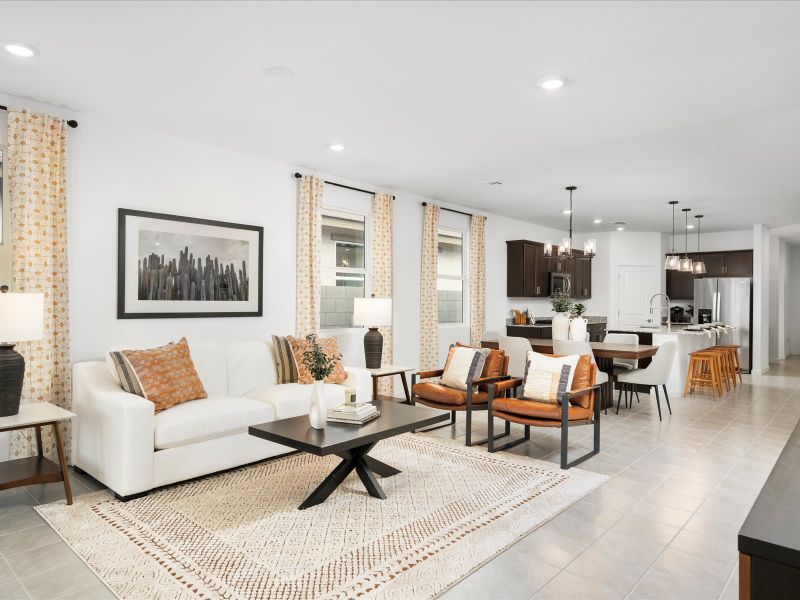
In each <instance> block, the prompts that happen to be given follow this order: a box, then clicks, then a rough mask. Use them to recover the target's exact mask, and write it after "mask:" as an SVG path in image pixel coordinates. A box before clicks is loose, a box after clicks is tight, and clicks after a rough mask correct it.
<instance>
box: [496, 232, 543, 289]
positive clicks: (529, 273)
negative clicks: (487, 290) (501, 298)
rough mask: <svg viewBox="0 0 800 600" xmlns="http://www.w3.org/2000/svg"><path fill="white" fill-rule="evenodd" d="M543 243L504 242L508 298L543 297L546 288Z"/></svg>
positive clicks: (524, 241)
mask: <svg viewBox="0 0 800 600" xmlns="http://www.w3.org/2000/svg"><path fill="white" fill-rule="evenodd" d="M547 286H548V269H547V259H546V258H545V256H544V244H540V243H538V242H529V241H527V240H509V241H507V242H506V295H507V296H508V297H509V298H544V297H546V296H547V293H548V290H547Z"/></svg>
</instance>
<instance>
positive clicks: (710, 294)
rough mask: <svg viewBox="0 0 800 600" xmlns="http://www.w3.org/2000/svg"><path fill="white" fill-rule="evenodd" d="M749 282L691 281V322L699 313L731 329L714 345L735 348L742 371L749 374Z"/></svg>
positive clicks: (727, 279)
mask: <svg viewBox="0 0 800 600" xmlns="http://www.w3.org/2000/svg"><path fill="white" fill-rule="evenodd" d="M752 303H753V280H752V279H750V278H749V277H704V278H702V279H695V280H694V322H695V323H699V322H700V320H699V319H700V313H701V310H702V311H704V312H705V311H709V310H710V311H711V320H712V321H714V322H721V323H724V324H725V325H729V326H731V327H734V328H735V329H734V330H733V331H732V332H730V333H726V334H722V335H720V336H719V339H718V341H717V343H718V344H739V345H740V346H741V347H742V350H741V363H742V370H743V371H746V372H748V373H749V372H750V348H751V347H752V339H751V338H752V332H753V310H752Z"/></svg>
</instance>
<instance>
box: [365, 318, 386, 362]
mask: <svg viewBox="0 0 800 600" xmlns="http://www.w3.org/2000/svg"><path fill="white" fill-rule="evenodd" d="M381 354H383V336H382V335H381V333H380V332H379V331H378V328H377V327H370V328H369V331H368V332H367V333H365V334H364V360H365V362H366V365H367V368H368V369H380V367H381Z"/></svg>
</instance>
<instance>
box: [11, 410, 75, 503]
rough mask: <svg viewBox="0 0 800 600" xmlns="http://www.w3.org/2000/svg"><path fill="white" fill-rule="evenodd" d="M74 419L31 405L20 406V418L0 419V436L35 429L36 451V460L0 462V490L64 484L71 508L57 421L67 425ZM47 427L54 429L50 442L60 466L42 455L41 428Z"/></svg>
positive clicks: (25, 459) (65, 413)
mask: <svg viewBox="0 0 800 600" xmlns="http://www.w3.org/2000/svg"><path fill="white" fill-rule="evenodd" d="M74 416H75V414H74V413H71V412H69V411H68V410H64V409H63V408H61V407H59V406H56V405H55V404H50V403H49V402H34V403H31V404H23V405H21V406H20V407H19V414H16V415H12V416H10V417H0V432H3V431H14V430H16V429H27V428H29V427H35V428H36V450H37V456H31V457H29V458H17V459H14V460H9V461H6V462H0V490H7V489H10V488H15V487H19V486H23V485H33V484H34V483H53V482H56V481H63V482H64V493H65V495H66V497H67V504H72V490H71V488H70V485H69V474H68V473H67V460H66V457H65V456H64V445H63V444H62V442H61V432H60V431H59V429H58V424H59V422H60V421H68V420H70V419H71V418H72V417H74ZM48 425H49V426H51V427H52V428H53V438H54V439H55V443H56V451H57V452H58V463H59V464H56V463H54V462H52V461H51V460H48V459H46V458H45V457H44V452H43V451H42V427H46V426H48Z"/></svg>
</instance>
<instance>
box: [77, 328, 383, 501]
mask: <svg viewBox="0 0 800 600" xmlns="http://www.w3.org/2000/svg"><path fill="white" fill-rule="evenodd" d="M157 345H158V344H153V345H152V346H149V347H153V346H157ZM189 349H190V352H191V355H192V360H193V361H194V364H195V368H196V369H197V373H198V375H199V376H200V379H201V380H202V382H203V386H204V387H205V390H206V393H207V394H208V398H206V399H203V400H193V401H191V402H186V403H184V404H179V405H177V406H173V407H172V408H169V409H167V410H164V411H161V412H160V413H158V414H155V411H154V405H153V403H152V402H150V401H148V400H145V399H144V398H141V397H139V396H136V395H133V394H128V393H127V392H125V391H124V390H123V389H122V387H121V386H120V384H119V382H118V380H117V378H116V374H115V373H114V370H113V367H111V368H109V364H108V362H103V361H97V362H81V363H76V364H75V365H74V367H73V381H72V389H73V411H74V412H75V413H76V415H77V417H76V418H75V419H74V420H73V438H72V461H73V463H74V465H75V466H76V467H78V468H79V469H82V470H83V471H85V472H86V473H88V474H89V475H91V476H92V477H94V478H95V479H98V480H99V481H101V482H102V483H104V484H105V485H106V486H108V487H109V488H110V489H111V490H112V491H114V492H115V493H116V494H117V496H119V497H122V498H126V497H129V496H134V495H138V494H141V493H144V492H147V491H148V490H151V489H153V488H156V487H159V486H162V485H167V484H170V483H175V482H178V481H184V480H186V479H191V478H193V477H198V476H200V475H207V474H209V473H214V472H217V471H221V470H224V469H229V468H232V467H237V466H240V465H244V464H247V463H251V462H255V461H259V460H263V459H265V458H269V457H271V456H277V455H279V454H285V453H287V452H291V451H292V449H291V448H287V447H286V446H281V445H279V444H274V443H272V442H268V441H266V440H262V439H259V438H256V437H253V436H251V435H249V434H248V433H247V429H248V427H249V426H250V425H254V424H257V423H263V422H266V421H274V420H276V419H285V418H287V417H295V416H299V415H303V414H308V410H309V405H310V402H311V401H310V397H311V386H310V385H301V384H299V383H287V384H280V385H278V384H277V374H276V367H275V360H274V358H273V347H272V342H271V341H248V342H237V343H233V344H228V345H224V344H220V343H192V342H191V341H190V343H189ZM345 369H346V371H347V380H346V381H345V382H344V383H343V384H341V385H334V384H326V385H325V396H326V399H327V402H328V405H329V406H335V405H337V404H341V403H342V402H343V401H344V391H345V388H346V387H350V388H352V389H354V390H355V391H356V398H357V400H358V401H367V400H370V399H371V398H372V378H371V376H370V373H369V371H367V370H366V369H364V368H351V367H346V368H345Z"/></svg>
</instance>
